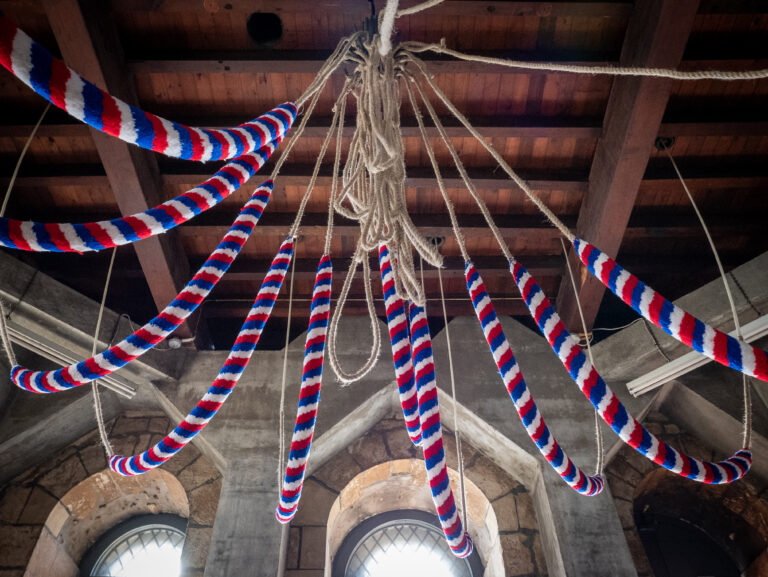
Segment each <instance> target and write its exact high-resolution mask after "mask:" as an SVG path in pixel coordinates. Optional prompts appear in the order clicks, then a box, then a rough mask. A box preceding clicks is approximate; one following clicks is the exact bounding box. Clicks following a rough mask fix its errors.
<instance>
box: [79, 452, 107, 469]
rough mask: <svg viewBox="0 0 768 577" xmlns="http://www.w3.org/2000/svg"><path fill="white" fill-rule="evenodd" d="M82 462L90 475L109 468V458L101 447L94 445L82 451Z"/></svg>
mask: <svg viewBox="0 0 768 577" xmlns="http://www.w3.org/2000/svg"><path fill="white" fill-rule="evenodd" d="M80 460H81V461H82V462H83V465H84V466H85V471H86V472H87V473H88V474H89V475H93V474H94V473H98V472H99V471H103V470H104V469H106V468H107V464H108V463H107V456H106V454H105V453H104V449H103V448H102V446H101V445H92V446H90V447H86V448H84V449H81V450H80Z"/></svg>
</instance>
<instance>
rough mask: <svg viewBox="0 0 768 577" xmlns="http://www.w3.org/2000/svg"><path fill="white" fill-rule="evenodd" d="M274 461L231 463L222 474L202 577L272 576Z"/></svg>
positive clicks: (275, 552) (275, 553) (276, 531)
mask: <svg viewBox="0 0 768 577" xmlns="http://www.w3.org/2000/svg"><path fill="white" fill-rule="evenodd" d="M276 470H277V459H276V458H275V457H274V456H272V455H258V456H255V458H253V459H251V460H247V461H246V460H238V461H237V462H234V463H232V464H231V465H230V466H229V467H228V469H227V471H226V474H225V476H224V484H223V486H222V489H221V496H220V497H219V508H218V511H217V512H216V521H215V523H214V526H213V537H212V539H211V546H210V549H209V553H208V560H207V562H206V566H205V577H235V576H238V577H239V576H241V575H248V577H274V576H275V574H276V572H277V563H278V557H279V550H280V529H281V525H280V524H279V523H278V522H277V521H276V520H275V505H276V504H277V484H276V483H277V481H276V479H277V475H276V473H275V471H276Z"/></svg>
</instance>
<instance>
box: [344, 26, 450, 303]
mask: <svg viewBox="0 0 768 577" xmlns="http://www.w3.org/2000/svg"><path fill="white" fill-rule="evenodd" d="M353 53H354V55H355V57H356V58H357V59H358V60H359V61H360V63H361V64H360V65H359V66H358V67H357V69H356V71H355V76H354V82H353V87H354V89H355V96H356V97H357V104H358V106H357V123H356V129H355V132H354V134H353V136H352V140H351V143H350V146H349V153H348V155H347V160H346V163H345V165H344V170H343V172H342V187H341V191H340V192H339V194H338V195H337V196H336V197H335V199H334V209H335V210H336V212H338V213H339V214H341V215H343V216H345V217H347V218H349V219H351V220H354V221H357V222H358V223H359V224H360V246H361V250H363V251H364V252H366V253H368V252H370V251H373V250H378V246H379V244H381V243H384V244H387V246H388V247H389V249H390V250H391V251H392V252H393V253H394V254H396V255H397V257H398V258H397V266H396V269H395V270H394V275H395V286H396V290H397V292H398V294H399V295H400V296H401V298H403V299H404V300H411V301H413V302H415V303H417V304H419V305H423V304H424V294H423V290H422V288H421V285H420V283H419V282H418V280H417V278H416V273H415V270H414V262H413V250H415V251H416V252H418V253H419V255H421V256H422V258H423V259H424V260H426V261H427V262H429V263H430V264H432V265H433V266H441V265H442V258H441V257H440V254H439V253H438V252H437V251H436V250H435V249H434V247H432V246H431V245H430V244H429V243H428V242H426V240H425V239H424V237H423V236H422V235H421V234H420V233H419V232H418V230H417V229H416V227H415V226H414V224H413V222H412V221H411V219H410V216H409V215H408V209H407V205H406V197H405V155H404V148H403V141H402V135H401V133H400V111H399V103H400V85H399V81H398V77H399V74H400V72H399V70H400V67H401V66H400V62H399V61H398V60H397V59H395V58H393V57H392V56H389V57H387V56H386V55H383V54H382V53H381V52H380V49H379V46H378V43H377V42H374V41H373V40H367V41H364V40H362V39H361V42H360V43H359V44H358V45H357V46H356V47H355V50H354V51H353Z"/></svg>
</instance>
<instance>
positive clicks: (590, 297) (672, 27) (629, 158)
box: [557, 0, 699, 330]
mask: <svg viewBox="0 0 768 577" xmlns="http://www.w3.org/2000/svg"><path fill="white" fill-rule="evenodd" d="M698 7H699V0H638V1H637V2H636V3H635V8H634V11H633V13H632V15H631V17H630V19H629V23H628V26H627V32H626V36H625V38H624V44H623V47H622V54H621V64H622V65H626V66H648V67H664V68H677V67H678V65H679V64H680V62H681V60H682V57H683V52H684V50H685V45H686V42H687V39H688V37H689V35H690V32H691V30H692V28H693V22H694V19H695V17H696V13H697V11H698ZM673 86H674V83H673V81H671V80H664V79H656V78H616V79H615V80H614V83H613V87H612V89H611V94H610V97H609V100H608V105H607V107H606V112H605V120H604V122H603V136H602V137H601V138H600V140H599V141H598V145H597V149H596V151H595V156H594V159H593V162H592V168H591V170H590V175H589V187H588V190H587V193H586V195H585V196H584V198H583V200H582V206H581V211H580V213H579V220H578V223H577V225H576V234H577V235H578V236H579V237H580V238H583V239H584V240H586V241H588V242H591V243H593V244H594V245H595V246H597V247H599V248H600V249H601V250H602V251H603V252H605V253H606V254H608V255H609V256H611V257H616V255H617V254H618V252H619V247H620V246H621V241H622V238H623V237H624V231H625V230H626V228H627V223H628V222H629V218H630V215H631V213H632V208H633V207H634V204H635V198H636V197H637V194H638V191H639V189H640V184H641V182H642V180H643V175H644V174H645V171H646V167H647V165H648V160H649V158H650V155H651V152H652V150H653V144H654V141H655V139H656V137H657V135H658V133H659V127H660V126H661V121H662V118H663V116H664V111H665V109H666V106H667V101H668V100H669V96H670V94H671V91H672V89H673ZM570 260H571V263H572V266H577V264H578V258H577V257H576V256H575V255H574V253H573V251H571V255H570ZM576 276H577V283H578V284H577V286H578V298H579V301H580V302H581V306H582V310H583V313H584V320H585V321H586V324H587V327H588V328H590V327H591V326H592V325H593V323H594V320H595V317H596V316H597V312H598V309H599V308H600V303H601V301H602V298H603V294H604V292H605V288H604V286H603V285H602V284H601V283H600V281H598V280H596V279H594V278H593V277H592V276H590V275H589V274H583V273H582V274H577V275H576ZM557 304H558V310H559V312H560V316H561V318H562V319H563V322H564V323H565V324H566V326H567V327H569V328H571V329H574V330H581V322H580V320H579V312H578V307H577V299H576V298H575V295H574V291H573V288H572V286H571V282H570V279H569V278H568V276H567V275H564V277H563V280H562V282H561V285H560V290H559V292H558V297H557Z"/></svg>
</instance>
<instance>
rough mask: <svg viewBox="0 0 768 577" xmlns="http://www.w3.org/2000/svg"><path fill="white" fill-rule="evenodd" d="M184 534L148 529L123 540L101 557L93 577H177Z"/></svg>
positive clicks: (154, 527)
mask: <svg viewBox="0 0 768 577" xmlns="http://www.w3.org/2000/svg"><path fill="white" fill-rule="evenodd" d="M183 546H184V533H183V532H181V531H179V530H178V529H175V528H173V527H170V526H167V525H145V526H143V527H139V528H137V529H134V530H132V531H129V532H127V533H125V534H123V535H121V536H120V538H119V539H118V540H116V541H115V542H114V543H112V545H110V546H109V547H108V548H107V549H106V550H105V551H104V552H103V553H102V554H101V556H100V557H99V560H98V561H97V562H96V565H95V566H94V568H93V570H92V571H91V576H92V577H178V575H179V573H180V572H181V549H182V547H183Z"/></svg>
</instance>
